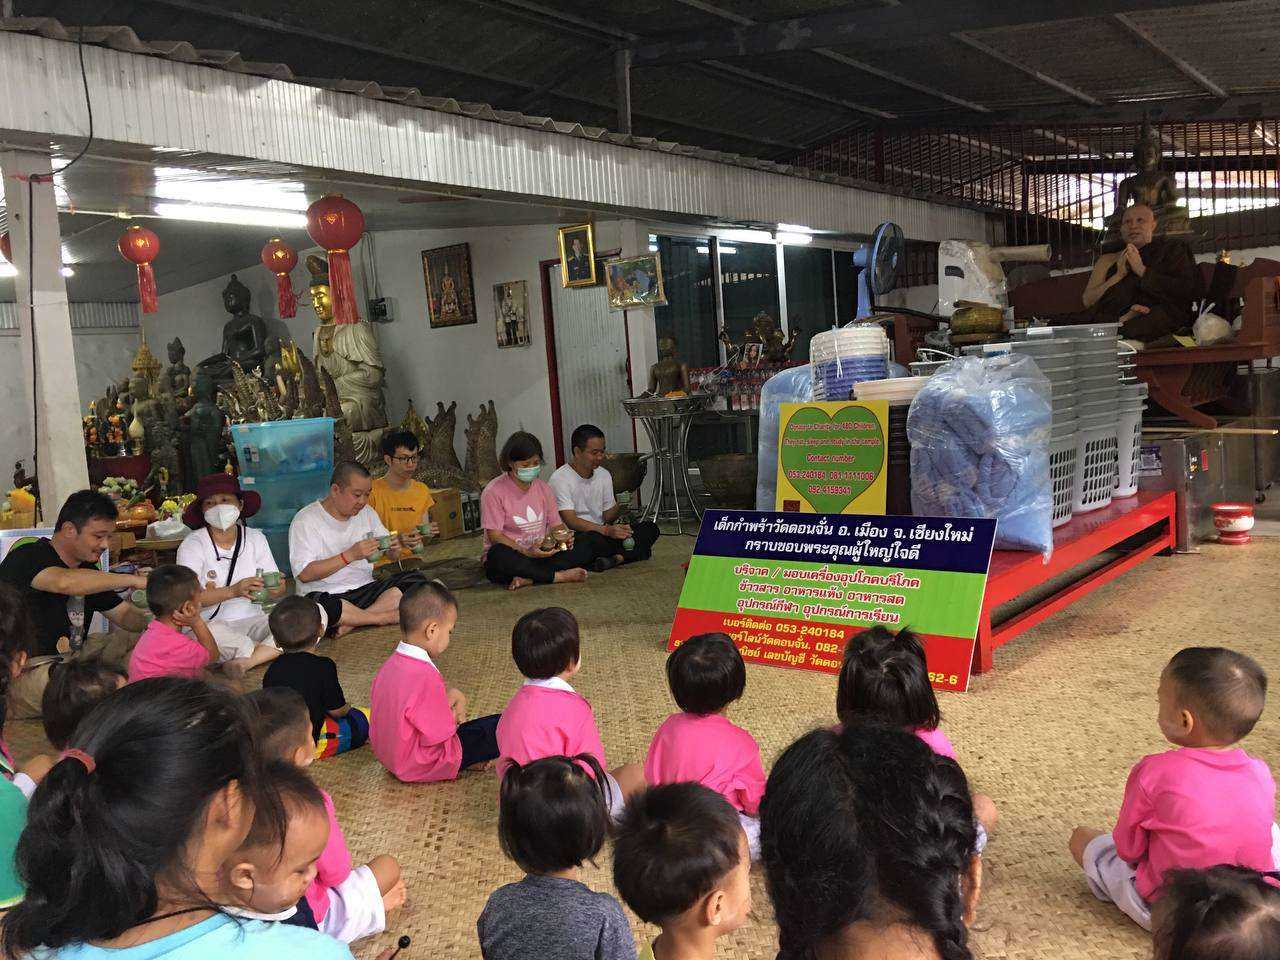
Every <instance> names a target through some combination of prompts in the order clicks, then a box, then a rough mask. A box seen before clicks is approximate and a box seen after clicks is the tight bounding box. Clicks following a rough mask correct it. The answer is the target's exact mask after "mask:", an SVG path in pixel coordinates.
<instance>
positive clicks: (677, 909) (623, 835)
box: [613, 783, 742, 924]
mask: <svg viewBox="0 0 1280 960" xmlns="http://www.w3.org/2000/svg"><path fill="white" fill-rule="evenodd" d="M741 837H742V824H741V823H740V822H739V820H738V814H737V811H735V810H734V809H733V807H732V806H730V804H729V801H727V800H725V798H724V797H722V796H721V795H720V794H718V793H716V792H715V791H714V790H709V789H707V788H706V787H704V786H702V784H700V783H669V784H666V785H664V786H660V787H650V788H649V789H648V790H644V791H642V792H640V793H638V794H636V795H635V796H633V797H632V798H631V799H630V800H629V801H628V802H627V807H626V811H625V812H624V813H623V815H622V822H621V823H620V824H619V825H618V828H617V830H616V831H615V832H614V838H613V883H614V886H616V887H617V888H618V893H619V894H620V895H621V896H622V899H623V900H624V901H625V902H626V904H627V906H629V907H630V908H631V909H632V910H634V911H635V912H636V915H637V916H638V917H639V918H640V919H641V920H644V921H645V922H646V923H656V924H661V923H663V922H664V921H665V920H668V919H670V918H672V917H678V916H680V915H681V914H682V913H684V912H685V911H687V910H688V909H690V908H691V907H693V906H694V905H695V904H696V903H697V902H698V901H699V900H701V899H702V898H703V897H705V896H706V895H707V894H709V893H710V892H711V891H712V890H714V889H715V887H716V884H717V883H719V882H720V881H721V880H722V879H723V878H724V876H725V875H726V874H728V873H729V871H730V870H732V869H733V868H734V867H736V866H737V865H738V861H739V858H740V857H741V855H742V850H741V847H740V843H741Z"/></svg>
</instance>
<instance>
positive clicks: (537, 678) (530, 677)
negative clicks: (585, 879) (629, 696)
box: [497, 607, 645, 820]
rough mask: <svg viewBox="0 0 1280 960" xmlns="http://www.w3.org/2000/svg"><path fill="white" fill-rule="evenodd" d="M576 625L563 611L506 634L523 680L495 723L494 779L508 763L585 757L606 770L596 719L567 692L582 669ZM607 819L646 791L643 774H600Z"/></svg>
mask: <svg viewBox="0 0 1280 960" xmlns="http://www.w3.org/2000/svg"><path fill="white" fill-rule="evenodd" d="M580 651H581V641H580V638H579V634H578V621H577V620H576V619H575V618H574V616H573V614H572V613H570V612H569V611H568V610H565V609H564V608H563V607H548V608H546V609H543V610H534V611H532V612H531V613H526V614H525V615H524V616H523V617H521V618H520V619H519V620H518V621H517V622H516V626H515V629H514V630H513V631H512V632H511V655H512V657H513V658H514V660H515V662H516V666H517V667H518V668H519V670H520V672H521V673H522V674H524V676H525V677H526V680H525V682H524V685H523V686H522V687H521V688H520V689H519V690H518V691H516V695H515V696H514V697H512V698H511V700H510V702H508V703H507V706H506V708H505V709H504V710H503V711H502V716H501V717H500V718H499V720H498V731H497V733H498V779H499V780H501V779H502V778H503V777H504V776H505V775H506V772H507V770H508V769H509V768H510V767H511V765H512V763H518V764H520V765H521V766H524V765H525V764H527V763H530V762H531V761H534V760H541V759H542V758H543V757H559V756H564V757H573V756H577V755H578V754H583V753H585V754H590V755H591V756H592V757H594V758H595V759H596V761H597V762H598V763H599V764H600V768H601V769H602V770H609V767H608V765H607V764H606V763H605V758H604V744H603V743H602V742H601V740H600V730H599V728H598V727H597V726H596V716H595V714H594V713H593V712H592V711H591V704H589V703H588V702H587V700H586V698H585V697H583V696H582V695H581V694H579V693H578V692H577V691H576V690H574V689H573V687H571V686H569V678H570V677H572V676H573V675H574V674H576V673H577V672H578V667H579V665H580V664H581V662H582V660H581V653H580ZM605 778H606V779H607V780H608V790H607V791H606V792H607V794H608V800H609V813H610V815H611V816H612V817H613V818H614V819H615V820H616V819H617V818H618V817H620V816H621V815H622V806H623V803H624V802H625V800H626V798H627V797H629V796H630V795H631V794H633V793H635V792H636V791H637V790H640V789H643V788H644V786H645V781H644V770H643V769H642V768H641V766H640V764H638V763H628V764H624V765H623V766H621V767H617V768H615V769H614V770H612V771H610V772H608V773H606V774H605Z"/></svg>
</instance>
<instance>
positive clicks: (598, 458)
mask: <svg viewBox="0 0 1280 960" xmlns="http://www.w3.org/2000/svg"><path fill="white" fill-rule="evenodd" d="M569 443H570V445H571V446H572V448H573V459H572V460H570V461H569V462H568V463H566V464H565V465H564V466H562V467H560V468H559V469H558V470H556V472H555V473H553V474H552V475H551V489H552V490H554V491H555V495H556V506H557V507H558V508H559V510H560V519H561V520H562V521H564V525H565V526H567V527H568V528H569V529H570V530H573V531H574V532H575V533H576V534H577V539H578V540H579V542H581V543H585V544H586V545H588V546H590V547H591V550H592V554H593V559H594V560H595V561H596V562H597V564H601V565H603V564H608V565H609V566H617V565H618V564H620V563H633V562H635V561H636V560H648V559H649V556H650V554H651V553H652V551H653V545H654V543H655V542H657V539H658V525H657V524H656V523H653V522H650V521H645V522H642V523H637V524H635V525H634V526H632V525H630V524H625V523H618V522H617V520H618V516H619V515H620V514H621V513H622V505H621V504H620V503H618V501H617V499H616V498H615V497H614V493H613V474H611V473H610V472H609V471H608V470H606V469H605V468H604V467H603V466H602V464H603V463H604V457H605V439H604V432H603V431H602V430H601V429H600V428H599V427H597V426H593V425H592V424H589V423H584V424H583V425H582V426H580V427H578V429H576V430H574V431H573V436H572V437H571V438H570V440H569Z"/></svg>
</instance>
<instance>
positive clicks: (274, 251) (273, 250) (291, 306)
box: [262, 237, 298, 317]
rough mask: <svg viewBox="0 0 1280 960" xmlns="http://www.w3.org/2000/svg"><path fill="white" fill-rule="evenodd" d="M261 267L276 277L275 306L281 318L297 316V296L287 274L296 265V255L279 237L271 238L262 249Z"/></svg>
mask: <svg viewBox="0 0 1280 960" xmlns="http://www.w3.org/2000/svg"><path fill="white" fill-rule="evenodd" d="M262 265H263V266H264V267H266V268H267V269H268V270H270V271H271V272H272V273H274V274H275V275H276V294H277V296H276V306H277V307H279V309H280V316H281V317H296V316H297V315H298V295H297V294H296V293H294V292H293V281H292V280H291V279H290V278H289V274H290V273H292V272H293V268H294V267H296V266H297V265H298V254H297V253H295V252H294V250H293V248H292V247H290V246H289V245H288V244H287V243H285V242H284V241H283V240H281V239H280V238H279V237H272V238H271V239H270V240H268V241H267V244H266V246H264V247H263V248H262Z"/></svg>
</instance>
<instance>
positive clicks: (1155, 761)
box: [1070, 647, 1280, 930]
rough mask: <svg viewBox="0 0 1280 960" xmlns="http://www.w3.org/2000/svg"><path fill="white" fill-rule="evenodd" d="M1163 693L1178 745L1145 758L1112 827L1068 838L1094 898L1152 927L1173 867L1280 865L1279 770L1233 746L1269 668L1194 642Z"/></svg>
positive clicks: (1167, 675)
mask: <svg viewBox="0 0 1280 960" xmlns="http://www.w3.org/2000/svg"><path fill="white" fill-rule="evenodd" d="M1156 697H1157V701H1158V703H1159V713H1158V715H1157V717H1156V723H1157V724H1158V725H1159V727H1160V732H1161V733H1162V734H1164V738H1165V739H1166V740H1168V741H1169V742H1170V743H1172V744H1174V746H1176V747H1178V748H1179V749H1177V750H1168V751H1166V752H1165V753H1156V754H1152V755H1151V756H1147V757H1143V758H1142V759H1141V760H1139V761H1138V763H1137V765H1135V766H1134V768H1133V769H1132V770H1131V771H1130V772H1129V782H1128V783H1127V784H1125V788H1124V800H1123V801H1122V802H1121V804H1120V815H1119V816H1118V817H1117V818H1116V825H1115V828H1114V829H1113V830H1112V831H1111V832H1110V833H1104V832H1103V831H1101V830H1091V829H1089V828H1087V827H1076V829H1075V830H1074V831H1073V832H1072V834H1071V842H1070V850H1071V855H1072V856H1073V857H1075V860H1076V863H1078V864H1080V866H1081V867H1082V868H1083V869H1084V875H1085V879H1086V880H1088V882H1089V889H1090V890H1092V891H1093V894H1094V896H1096V897H1097V898H1098V899H1099V900H1102V901H1110V902H1112V903H1114V904H1115V905H1116V906H1117V907H1119V908H1120V909H1121V911H1123V912H1124V913H1125V914H1127V915H1128V916H1129V917H1130V918H1131V919H1132V920H1134V921H1135V922H1136V923H1137V924H1139V925H1140V926H1141V927H1143V928H1144V929H1146V930H1150V929H1151V904H1152V901H1154V900H1156V899H1157V898H1158V897H1160V895H1161V894H1162V893H1163V887H1164V884H1165V875H1166V873H1167V872H1168V871H1169V870H1175V869H1187V868H1192V867H1212V866H1215V865H1217V864H1232V865H1235V866H1241V867H1248V868H1249V869H1251V870H1258V871H1261V872H1268V871H1271V870H1275V869H1277V867H1280V862H1278V857H1280V830H1278V829H1277V828H1276V826H1275V823H1274V820H1275V806H1276V785H1275V781H1274V780H1273V779H1272V777H1271V770H1270V769H1269V768H1268V767H1267V765H1266V763H1264V762H1263V761H1261V760H1256V759H1254V758H1253V757H1251V756H1249V755H1248V754H1247V753H1245V752H1244V751H1243V750H1241V749H1240V748H1239V747H1237V746H1235V745H1236V744H1237V743H1239V742H1240V741H1241V740H1242V739H1244V738H1245V737H1246V736H1248V734H1249V732H1250V731H1251V730H1252V729H1253V727H1254V724H1256V723H1257V722H1258V718H1259V717H1260V716H1261V715H1262V708H1263V706H1264V705H1265V703H1266V698H1267V675H1266V673H1264V672H1263V670H1262V667H1260V666H1259V665H1258V663H1257V661H1255V660H1254V659H1253V658H1252V657H1247V656H1245V655H1244V654H1242V653H1236V652H1235V651H1234V650H1227V649H1225V648H1223V647H1187V648H1186V649H1185V650H1180V651H1178V653H1176V654H1175V655H1174V657H1173V659H1172V660H1170V661H1169V663H1168V665H1167V666H1166V667H1165V668H1164V672H1163V673H1162V674H1161V675H1160V686H1159V688H1158V690H1157V693H1156Z"/></svg>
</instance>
